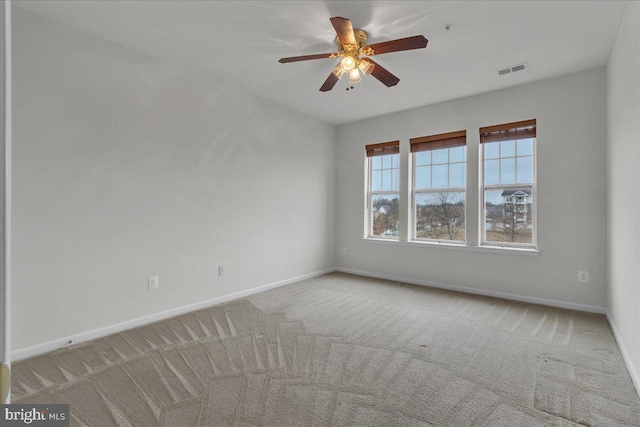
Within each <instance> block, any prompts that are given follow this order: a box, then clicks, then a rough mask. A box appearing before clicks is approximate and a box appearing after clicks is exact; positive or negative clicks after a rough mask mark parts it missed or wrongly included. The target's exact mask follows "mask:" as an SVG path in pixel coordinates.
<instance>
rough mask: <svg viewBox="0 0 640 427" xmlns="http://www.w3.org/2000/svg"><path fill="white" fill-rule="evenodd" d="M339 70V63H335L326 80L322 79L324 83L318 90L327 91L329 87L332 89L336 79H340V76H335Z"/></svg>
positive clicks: (336, 81)
mask: <svg viewBox="0 0 640 427" xmlns="http://www.w3.org/2000/svg"><path fill="white" fill-rule="evenodd" d="M339 70H340V63H338V65H336V68H334V69H333V71H332V72H331V74H329V77H327V80H325V81H324V83H323V84H322V86H321V87H320V92H329V91H330V90H331V89H333V87H334V86H335V85H336V83H338V80H340V78H339V77H338V76H337V74H338V71H339Z"/></svg>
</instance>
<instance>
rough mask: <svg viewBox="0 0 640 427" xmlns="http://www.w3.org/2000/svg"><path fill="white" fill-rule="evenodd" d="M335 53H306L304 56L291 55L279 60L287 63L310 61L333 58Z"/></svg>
mask: <svg viewBox="0 0 640 427" xmlns="http://www.w3.org/2000/svg"><path fill="white" fill-rule="evenodd" d="M332 55H337V54H335V53H318V54H316V55H304V56H291V57H289V58H281V59H280V60H279V61H278V62H279V63H281V64H286V63H287V62H298V61H309V60H310V59H324V58H331V56H332Z"/></svg>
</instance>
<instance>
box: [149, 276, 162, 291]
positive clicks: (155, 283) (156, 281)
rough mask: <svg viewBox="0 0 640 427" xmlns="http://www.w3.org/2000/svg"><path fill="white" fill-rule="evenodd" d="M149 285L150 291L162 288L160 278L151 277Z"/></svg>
mask: <svg viewBox="0 0 640 427" xmlns="http://www.w3.org/2000/svg"><path fill="white" fill-rule="evenodd" d="M147 283H148V285H149V290H151V289H158V288H159V287H160V280H159V278H158V276H150V277H149V279H148V281H147Z"/></svg>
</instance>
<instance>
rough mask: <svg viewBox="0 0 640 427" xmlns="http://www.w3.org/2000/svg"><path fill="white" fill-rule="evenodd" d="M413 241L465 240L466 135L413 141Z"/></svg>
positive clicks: (453, 134) (456, 133)
mask: <svg viewBox="0 0 640 427" xmlns="http://www.w3.org/2000/svg"><path fill="white" fill-rule="evenodd" d="M410 142H411V153H412V159H413V200H412V206H413V224H414V226H413V236H412V238H413V239H415V240H433V241H453V242H464V241H465V189H466V169H467V147H466V144H467V132H466V131H459V132H451V133H446V134H440V135H431V136H425V137H420V138H412V139H411V140H410Z"/></svg>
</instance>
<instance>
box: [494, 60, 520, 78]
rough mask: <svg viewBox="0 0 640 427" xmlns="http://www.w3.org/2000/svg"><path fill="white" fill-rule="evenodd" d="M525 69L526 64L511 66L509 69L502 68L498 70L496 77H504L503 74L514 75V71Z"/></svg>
mask: <svg viewBox="0 0 640 427" xmlns="http://www.w3.org/2000/svg"><path fill="white" fill-rule="evenodd" d="M525 68H527V63H526V62H525V63H523V64H518V65H513V66H511V67H508V68H503V69H501V70H498V75H499V76H504V75H505V74H509V73H515V72H516V71H522V70H524V69H525Z"/></svg>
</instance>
